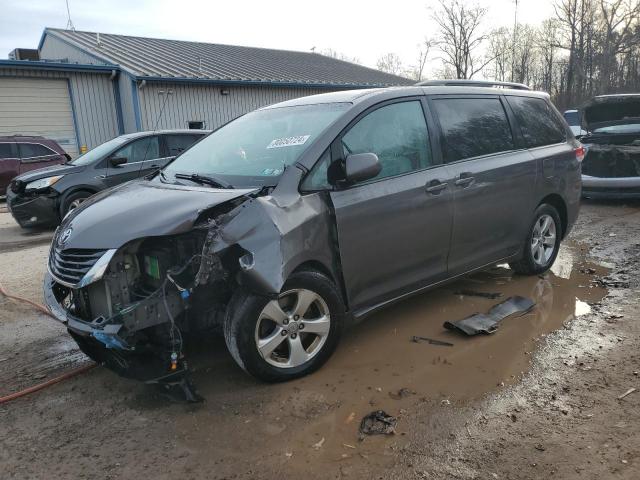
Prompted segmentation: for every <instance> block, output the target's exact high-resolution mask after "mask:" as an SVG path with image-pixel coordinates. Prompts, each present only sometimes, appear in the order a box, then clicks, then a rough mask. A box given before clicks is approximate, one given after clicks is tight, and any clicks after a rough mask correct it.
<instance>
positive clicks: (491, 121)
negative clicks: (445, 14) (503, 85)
mask: <svg viewBox="0 0 640 480" xmlns="http://www.w3.org/2000/svg"><path fill="white" fill-rule="evenodd" d="M433 105H434V113H435V115H436V116H437V117H438V120H439V121H440V127H441V128H442V137H443V138H442V153H443V155H444V160H445V162H455V161H456V160H463V159H465V158H472V157H478V156H480V155H489V154H491V153H498V152H505V151H508V150H513V149H514V148H515V146H514V143H513V135H512V133H511V127H510V126H509V121H508V120H507V114H506V113H505V111H504V108H503V107H502V103H501V102H500V100H499V99H498V98H443V99H436V100H434V101H433Z"/></svg>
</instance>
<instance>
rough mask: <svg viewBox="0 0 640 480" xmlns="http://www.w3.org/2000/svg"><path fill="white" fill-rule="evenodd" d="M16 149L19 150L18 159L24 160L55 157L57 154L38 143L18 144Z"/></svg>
mask: <svg viewBox="0 0 640 480" xmlns="http://www.w3.org/2000/svg"><path fill="white" fill-rule="evenodd" d="M18 149H19V150H20V158H24V159H29V158H35V157H45V156H47V155H57V153H56V152H54V151H53V150H51V149H50V148H47V147H45V146H44V145H40V144H38V143H19V144H18Z"/></svg>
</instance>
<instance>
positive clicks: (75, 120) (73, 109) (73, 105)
mask: <svg viewBox="0 0 640 480" xmlns="http://www.w3.org/2000/svg"><path fill="white" fill-rule="evenodd" d="M66 80H67V89H68V90H69V101H70V102H71V116H72V118H73V129H74V131H75V132H76V149H77V150H78V155H82V152H81V151H80V145H82V142H81V141H80V130H78V117H76V102H75V100H74V98H73V89H72V88H71V80H70V79H68V78H67V79H66Z"/></svg>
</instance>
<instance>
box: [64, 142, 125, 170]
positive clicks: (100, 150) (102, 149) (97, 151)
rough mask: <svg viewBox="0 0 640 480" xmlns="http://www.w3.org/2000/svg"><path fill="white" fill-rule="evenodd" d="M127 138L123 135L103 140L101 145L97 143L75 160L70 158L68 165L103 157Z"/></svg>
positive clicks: (89, 161)
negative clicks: (106, 140)
mask: <svg viewBox="0 0 640 480" xmlns="http://www.w3.org/2000/svg"><path fill="white" fill-rule="evenodd" d="M127 140H128V139H127V138H124V137H116V138H113V139H111V140H109V141H108V142H104V143H103V144H102V145H98V146H97V147H96V148H94V149H93V150H89V151H88V152H87V153H85V154H84V155H80V156H79V157H78V158H76V159H75V160H71V161H70V162H68V163H69V165H89V164H90V163H93V162H95V161H98V160H100V159H102V158H104V156H105V155H108V154H109V153H111V151H112V150H113V149H115V148H116V147H118V146H119V145H122V144H123V143H125V142H126V141H127Z"/></svg>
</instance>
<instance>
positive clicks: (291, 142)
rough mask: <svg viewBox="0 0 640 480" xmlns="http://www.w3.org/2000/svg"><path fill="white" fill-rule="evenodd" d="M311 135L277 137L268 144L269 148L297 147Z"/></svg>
mask: <svg viewBox="0 0 640 480" xmlns="http://www.w3.org/2000/svg"><path fill="white" fill-rule="evenodd" d="M310 136H311V135H298V136H297V137H285V138H275V139H273V140H271V143H270V144H269V145H267V148H282V147H295V146H297V145H304V144H305V143H306V141H307V140H309V137H310Z"/></svg>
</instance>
